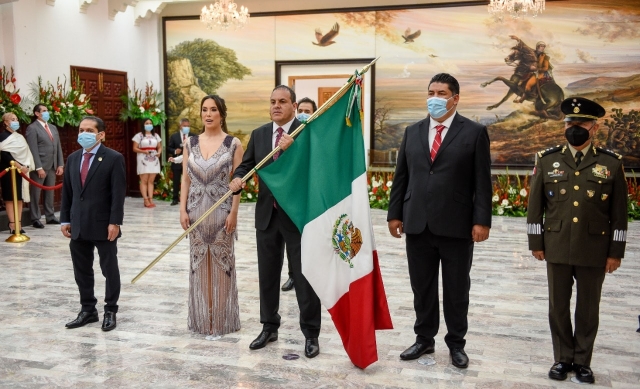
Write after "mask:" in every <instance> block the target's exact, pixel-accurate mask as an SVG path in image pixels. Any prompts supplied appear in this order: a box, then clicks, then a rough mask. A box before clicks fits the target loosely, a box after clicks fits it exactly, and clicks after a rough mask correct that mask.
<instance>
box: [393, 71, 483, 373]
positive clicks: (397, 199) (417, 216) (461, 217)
mask: <svg viewBox="0 0 640 389" xmlns="http://www.w3.org/2000/svg"><path fill="white" fill-rule="evenodd" d="M459 93H460V86H459V84H458V81H457V80H456V79H455V78H454V77H452V76H451V75H449V74H446V73H441V74H437V75H435V76H434V77H433V78H432V79H431V81H430V83H429V97H428V100H427V107H428V109H429V114H430V117H427V118H426V119H423V120H421V121H419V122H417V123H415V124H413V125H411V126H409V127H407V129H406V131H405V133H404V138H403V139H402V144H401V145H400V150H399V152H398V162H397V166H396V172H395V177H394V180H393V186H392V189H391V198H390V203H389V213H388V215H387V221H388V223H389V232H390V233H391V235H393V236H394V237H396V238H399V237H400V236H401V234H402V233H403V232H404V233H405V234H406V244H407V260H408V262H409V277H410V280H411V288H412V289H413V306H414V309H415V311H416V322H415V326H414V330H415V333H416V342H415V343H414V344H413V345H412V346H411V347H409V348H408V349H407V350H405V351H404V352H403V353H402V354H401V355H400V358H401V359H403V360H410V359H417V358H419V357H420V356H421V355H423V354H428V353H433V352H434V350H435V340H434V337H435V335H436V334H437V333H438V326H439V319H440V313H439V305H438V273H439V266H440V263H442V288H443V308H444V319H445V322H446V324H447V331H448V332H447V335H446V336H445V338H444V340H445V342H446V344H447V346H448V347H449V353H450V355H451V361H452V363H453V365H454V366H456V367H459V368H466V367H467V366H468V365H469V358H468V356H467V354H466V353H465V352H464V346H465V343H466V341H465V339H464V336H465V334H466V333H467V328H468V324H467V312H468V310H469V288H470V278H469V272H470V270H471V261H472V257H473V244H474V242H482V241H484V240H486V239H487V238H488V237H489V229H490V227H491V156H490V152H489V136H488V134H487V129H486V127H485V126H483V125H480V124H478V123H476V122H473V121H471V120H469V119H467V118H465V117H463V116H461V115H460V114H458V113H457V112H456V106H457V104H458V101H459V98H460V95H459Z"/></svg>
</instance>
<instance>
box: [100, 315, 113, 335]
mask: <svg viewBox="0 0 640 389" xmlns="http://www.w3.org/2000/svg"><path fill="white" fill-rule="evenodd" d="M114 328H116V313H115V312H105V313H104V320H103V321H102V331H111V330H112V329H114Z"/></svg>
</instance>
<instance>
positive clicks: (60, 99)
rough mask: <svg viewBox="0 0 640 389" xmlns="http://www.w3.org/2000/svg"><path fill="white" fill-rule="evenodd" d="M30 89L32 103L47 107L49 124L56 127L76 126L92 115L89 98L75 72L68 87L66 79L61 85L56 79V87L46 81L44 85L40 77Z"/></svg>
mask: <svg viewBox="0 0 640 389" xmlns="http://www.w3.org/2000/svg"><path fill="white" fill-rule="evenodd" d="M31 89H32V94H31V97H32V99H33V100H34V102H35V103H36V104H43V105H44V106H45V107H47V110H48V111H49V114H50V115H51V119H50V121H51V123H53V124H55V125H56V126H58V127H63V126H64V125H65V124H69V125H71V126H78V125H79V124H80V122H81V121H82V118H83V117H85V116H87V115H93V110H92V109H91V104H90V103H89V100H90V97H89V96H88V95H87V94H86V93H84V83H83V82H82V81H80V77H79V76H78V73H77V72H74V73H73V76H72V77H71V82H70V83H69V85H67V78H66V77H64V81H63V82H62V83H61V82H60V78H59V77H58V79H57V80H56V85H53V84H51V83H50V82H48V81H47V82H46V84H45V83H44V82H43V81H42V77H38V82H37V83H32V84H31Z"/></svg>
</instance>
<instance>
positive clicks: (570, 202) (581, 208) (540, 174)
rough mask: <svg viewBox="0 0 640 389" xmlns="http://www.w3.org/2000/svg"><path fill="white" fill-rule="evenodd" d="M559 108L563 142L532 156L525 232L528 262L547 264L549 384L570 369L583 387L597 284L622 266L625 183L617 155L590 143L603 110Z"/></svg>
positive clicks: (578, 102)
mask: <svg viewBox="0 0 640 389" xmlns="http://www.w3.org/2000/svg"><path fill="white" fill-rule="evenodd" d="M561 109H562V112H563V113H564V114H565V119H564V120H565V137H566V138H567V142H568V143H567V144H565V145H563V146H556V147H552V148H550V149H547V150H543V151H540V152H539V153H538V154H537V158H536V164H535V168H534V171H533V178H532V181H531V193H530V197H529V208H528V215H527V234H528V238H529V249H530V250H532V253H533V256H534V257H536V258H537V259H538V260H541V261H542V260H546V261H547V278H548V285H549V326H550V329H551V339H552V341H553V353H554V358H555V363H554V364H553V366H552V367H551V370H550V371H549V378H552V379H555V380H564V379H566V378H567V373H568V372H570V371H571V370H573V371H575V372H576V379H577V380H578V381H580V382H581V383H593V382H594V381H595V380H594V377H593V372H592V371H591V368H590V364H591V355H592V353H593V343H594V341H595V338H596V334H597V332H598V314H599V307H600V293H601V291H602V283H603V282H604V278H605V274H606V273H612V272H613V271H615V270H616V269H617V268H618V267H619V266H620V261H621V259H622V257H623V256H624V250H625V244H626V239H627V183H626V180H625V176H624V170H623V167H622V161H621V159H622V157H621V156H620V155H618V154H616V153H614V152H612V151H608V150H604V149H601V148H599V147H596V146H594V145H593V144H592V140H593V139H594V136H595V134H596V132H597V131H598V123H597V120H598V118H601V117H603V116H604V114H605V110H604V108H602V107H601V106H600V105H599V104H597V103H595V102H593V101H590V100H587V99H585V98H581V97H575V98H569V99H566V100H564V101H563V102H562V105H561ZM543 218H544V220H543ZM574 280H575V282H576V288H577V297H576V312H575V331H574V329H572V327H571V312H570V300H571V291H572V286H573V283H574Z"/></svg>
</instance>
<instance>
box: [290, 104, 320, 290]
mask: <svg viewBox="0 0 640 389" xmlns="http://www.w3.org/2000/svg"><path fill="white" fill-rule="evenodd" d="M317 109H318V106H317V105H316V102H315V101H313V100H311V99H310V98H308V97H303V98H301V99H300V101H298V112H297V113H296V118H297V119H298V120H300V121H301V122H304V121H307V120H308V119H309V117H311V115H313V113H314V112H316V110H317ZM283 290H284V288H283Z"/></svg>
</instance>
